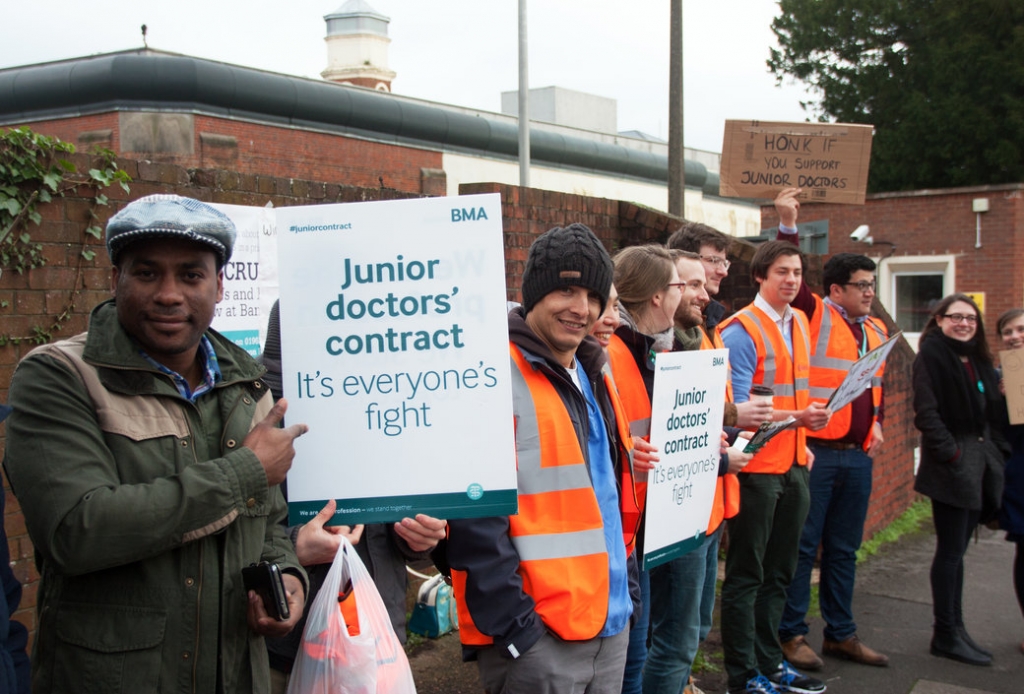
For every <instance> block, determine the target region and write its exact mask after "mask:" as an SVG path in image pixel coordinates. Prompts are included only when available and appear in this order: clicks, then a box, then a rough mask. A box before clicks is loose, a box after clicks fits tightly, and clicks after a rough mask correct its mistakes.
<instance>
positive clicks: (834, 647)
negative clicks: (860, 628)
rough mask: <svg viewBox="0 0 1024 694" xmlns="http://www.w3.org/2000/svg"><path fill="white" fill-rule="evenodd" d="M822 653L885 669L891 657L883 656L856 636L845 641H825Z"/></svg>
mask: <svg viewBox="0 0 1024 694" xmlns="http://www.w3.org/2000/svg"><path fill="white" fill-rule="evenodd" d="M821 652H822V653H824V654H825V655H834V656H838V657H840V658H846V659H847V660H852V661H853V662H855V663H860V664H861V665H874V666H876V667H885V666H886V665H888V664H889V656H887V655H883V654H881V653H879V652H878V651H876V650H874V649H872V648H870V647H868V646H867V645H865V643H864V642H863V641H861V640H860V639H859V638H857V635H856V634H854V635H853V636H851V637H850V638H848V639H846V640H845V641H830V640H828V639H825V643H824V645H823V646H822V648H821Z"/></svg>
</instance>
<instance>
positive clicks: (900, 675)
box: [808, 528, 1024, 694]
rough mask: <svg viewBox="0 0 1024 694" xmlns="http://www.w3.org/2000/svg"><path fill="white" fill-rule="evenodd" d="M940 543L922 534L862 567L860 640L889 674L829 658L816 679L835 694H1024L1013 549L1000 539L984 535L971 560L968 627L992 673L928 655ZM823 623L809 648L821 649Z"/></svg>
mask: <svg viewBox="0 0 1024 694" xmlns="http://www.w3.org/2000/svg"><path fill="white" fill-rule="evenodd" d="M934 542H935V539H934V536H933V535H932V534H931V533H929V532H923V533H920V534H918V535H915V536H913V537H909V538H904V539H902V540H900V541H899V542H897V543H895V544H892V545H889V546H887V547H885V548H883V550H882V551H881V552H880V553H879V554H878V555H876V556H874V557H871V558H869V559H868V560H867V561H866V562H865V563H863V564H861V566H860V567H858V572H857V586H856V589H855V594H854V604H853V609H854V615H855V616H856V618H857V625H858V635H859V636H860V637H861V639H862V640H863V641H864V642H865V643H867V644H869V645H870V646H872V647H874V648H876V649H878V650H880V651H882V652H883V653H885V654H887V655H888V656H889V667H886V668H875V667H868V666H864V665H857V664H854V663H850V662H847V661H844V660H837V659H835V658H825V669H824V670H823V671H822V672H820V673H814V674H815V676H817V677H820V678H821V679H823V680H824V681H825V682H826V684H827V685H828V692H829V694H853V693H860V692H871V693H872V694H876V693H877V694H952V693H953V692H956V693H957V694H1021V693H1022V692H1024V654H1022V653H1021V651H1020V643H1021V640H1022V639H1024V618H1022V616H1021V610H1020V608H1019V607H1018V606H1017V600H1016V597H1015V596H1014V592H1013V583H1012V580H1013V579H1012V571H1013V552H1014V545H1013V544H1012V543H1009V542H1006V540H1005V539H1004V533H1003V532H1002V531H991V530H987V529H985V528H981V529H980V530H979V533H978V539H977V542H973V541H972V543H971V546H970V548H969V549H968V550H967V556H966V558H965V575H964V621H965V622H966V625H967V629H968V631H969V632H970V633H971V635H972V636H973V637H974V640H975V641H977V642H978V643H979V644H980V645H982V646H984V647H986V648H988V649H989V650H990V651H992V652H993V654H994V656H995V657H994V658H993V664H992V666H990V667H977V666H972V665H964V664H962V663H958V662H955V661H952V660H948V659H945V658H936V657H935V656H932V655H930V654H929V652H928V647H929V643H930V641H931V635H932V631H931V625H932V607H931V602H932V601H931V587H930V584H929V579H928V572H929V569H930V567H931V560H932V554H933V552H934ZM822 626H823V622H822V621H821V619H820V618H818V619H814V620H812V621H811V633H810V635H809V636H808V640H809V641H810V643H811V645H813V646H814V647H815V649H818V652H819V653H820V652H821V651H820V647H821V628H822Z"/></svg>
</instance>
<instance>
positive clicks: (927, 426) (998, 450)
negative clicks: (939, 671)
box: [913, 294, 1009, 665]
mask: <svg viewBox="0 0 1024 694" xmlns="http://www.w3.org/2000/svg"><path fill="white" fill-rule="evenodd" d="M913 384H914V425H915V426H916V427H917V428H918V430H920V432H921V465H920V468H919V469H918V473H917V480H916V481H915V483H914V489H915V490H916V491H918V492H920V493H921V494H924V495H925V496H928V497H929V498H931V500H932V518H933V522H934V524H935V557H934V559H933V560H932V567H931V584H932V610H933V614H934V618H935V623H934V626H933V630H934V631H933V635H932V642H931V653H932V655H936V656H940V657H943V658H951V659H953V660H958V661H960V662H963V663H968V664H970V665H990V664H991V663H992V654H991V652H989V651H987V650H986V649H984V648H982V647H981V646H979V645H978V644H977V643H975V641H974V639H972V638H971V636H970V634H968V633H967V629H966V628H965V627H964V620H963V587H964V554H965V553H966V551H967V545H968V542H969V540H970V537H971V534H972V533H973V532H974V529H975V527H976V526H977V525H978V522H979V520H980V519H981V518H982V509H983V505H985V504H983V500H984V501H990V499H986V498H985V497H986V492H987V493H988V495H989V496H990V495H991V494H992V490H994V489H996V488H1001V483H1002V468H1003V464H1004V460H1005V458H1006V455H1008V454H1009V446H1008V444H1007V443H1006V439H1005V438H1004V436H1003V428H1004V422H1005V421H1006V405H1005V402H1004V400H1003V397H1002V395H1000V392H999V376H998V374H997V373H996V370H995V366H994V365H993V362H992V352H991V351H990V350H989V347H988V343H987V342H986V340H985V328H984V324H983V322H982V317H981V312H980V311H979V310H978V306H977V304H975V303H974V300H973V299H971V298H970V297H969V296H967V295H966V294H951V295H950V296H947V297H946V298H944V299H943V300H942V301H940V302H939V303H938V305H937V306H936V307H935V309H934V310H933V312H932V315H931V317H930V318H929V319H928V322H927V324H926V325H925V327H924V330H922V331H921V340H920V343H919V348H918V354H917V358H916V359H915V360H914V367H913Z"/></svg>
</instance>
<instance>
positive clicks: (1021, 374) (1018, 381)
mask: <svg viewBox="0 0 1024 694" xmlns="http://www.w3.org/2000/svg"><path fill="white" fill-rule="evenodd" d="M999 366H1000V367H1001V368H1002V371H1003V387H1004V388H1005V389H1006V410H1007V413H1008V414H1009V415H1010V424H1024V349H1008V350H1006V351H1003V352H1000V353H999Z"/></svg>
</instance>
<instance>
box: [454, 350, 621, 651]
mask: <svg viewBox="0 0 1024 694" xmlns="http://www.w3.org/2000/svg"><path fill="white" fill-rule="evenodd" d="M510 352H511V357H512V398H513V402H514V403H515V414H516V463H517V478H518V489H519V513H518V514H517V515H514V516H509V535H510V537H511V539H512V544H513V546H514V547H515V549H516V552H517V553H518V554H519V569H518V573H519V575H520V576H522V579H523V590H524V591H525V592H526V593H527V594H528V595H529V596H530V597H531V598H533V601H534V604H535V609H536V611H537V614H538V615H539V616H540V618H541V621H543V622H544V625H545V626H546V627H547V628H548V629H549V630H551V631H552V632H553V633H555V634H557V635H558V637H559V638H561V639H564V640H567V641H585V640H588V639H592V638H594V637H595V636H597V635H598V634H599V633H600V631H601V629H602V628H603V627H604V623H605V618H606V617H607V613H608V599H609V576H608V571H609V565H608V552H607V548H606V546H605V540H604V521H603V519H602V517H601V509H600V507H599V505H598V501H597V495H596V494H595V493H594V488H593V486H592V484H591V481H590V472H589V470H588V469H587V463H586V458H585V456H584V453H583V449H582V448H581V446H580V441H579V440H578V439H577V438H576V430H575V428H574V427H573V424H572V420H571V419H570V418H569V413H568V412H567V411H566V409H565V404H564V403H563V402H562V399H561V397H560V396H559V394H558V391H557V390H556V388H555V386H554V385H553V384H552V383H551V381H549V380H548V378H547V376H545V375H544V374H543V373H541V372H539V371H537V370H535V369H534V368H533V366H532V365H531V364H530V363H529V362H528V361H527V360H526V358H525V357H524V356H523V354H522V352H521V351H520V350H519V348H518V347H516V346H515V345H514V344H510ZM603 376H604V378H605V384H606V387H607V388H608V396H609V398H610V399H611V401H612V407H613V409H614V410H615V414H616V420H617V422H619V426H618V435H619V438H620V441H621V443H622V445H623V447H624V448H625V451H624V455H623V458H631V457H632V455H631V454H632V439H631V438H630V436H629V432H628V431H627V430H626V428H625V416H626V415H625V412H624V411H623V409H622V405H621V403H620V402H619V399H618V395H617V394H616V392H615V387H614V383H613V382H612V380H611V370H610V369H608V367H607V365H606V366H605V368H604V370H603ZM614 436H615V433H614V432H609V437H614ZM584 443H585V442H584ZM622 464H623V465H624V466H626V467H631V461H629V460H624V461H623V463H622ZM452 588H453V592H454V593H455V599H456V603H457V606H458V611H459V634H460V637H461V639H462V643H463V644H465V645H469V646H485V645H489V644H491V643H493V639H492V638H491V637H490V636H487V635H486V634H484V633H482V632H481V631H480V630H479V629H477V628H476V625H475V624H474V622H473V616H472V614H470V612H469V609H468V608H467V606H466V600H465V595H466V573H465V572H464V571H456V570H453V571H452Z"/></svg>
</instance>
